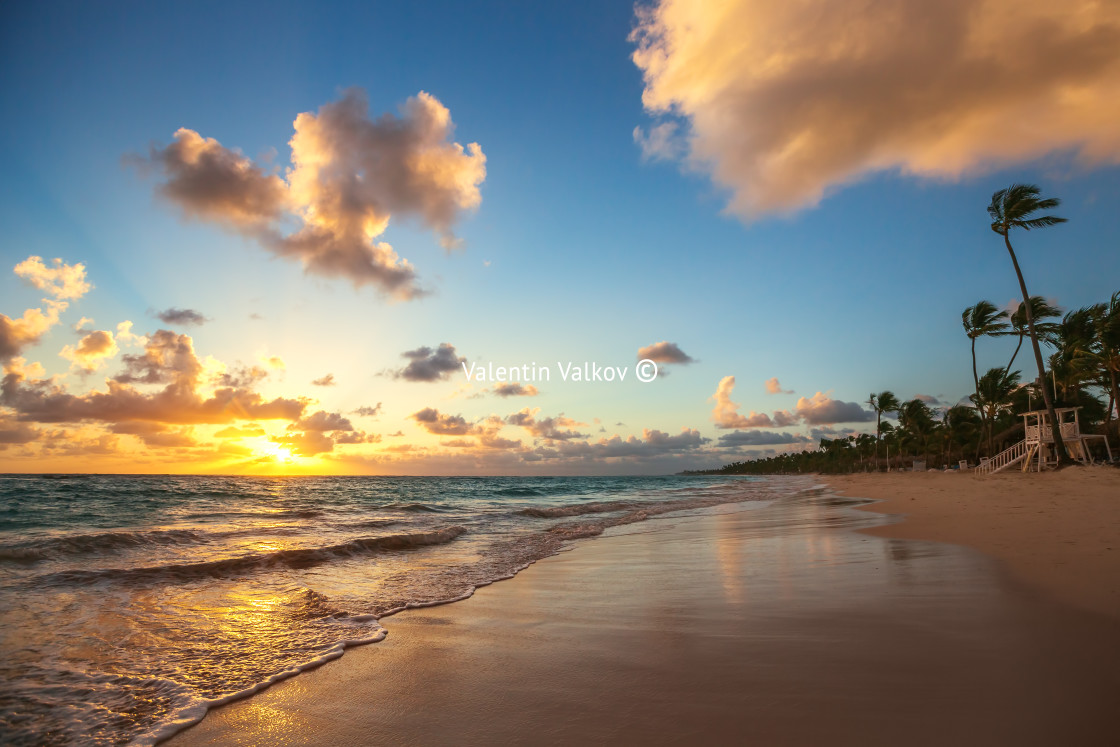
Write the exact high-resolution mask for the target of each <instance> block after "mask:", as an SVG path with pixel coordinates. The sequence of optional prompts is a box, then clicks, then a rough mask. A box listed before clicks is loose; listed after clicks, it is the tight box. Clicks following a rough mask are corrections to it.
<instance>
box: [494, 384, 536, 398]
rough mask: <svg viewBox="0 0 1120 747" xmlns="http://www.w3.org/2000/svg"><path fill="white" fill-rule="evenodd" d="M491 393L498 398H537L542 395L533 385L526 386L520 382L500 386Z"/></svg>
mask: <svg viewBox="0 0 1120 747" xmlns="http://www.w3.org/2000/svg"><path fill="white" fill-rule="evenodd" d="M491 391H492V392H493V393H494V394H495V395H496V396H498V397H536V396H537V395H538V394H540V391H539V390H538V389H537V388H536V387H535V386H533V385H532V384H529V385H528V386H526V385H525V384H522V383H520V382H516V383H515V382H507V383H504V384H498V385H497V386H495V387H494V388H493V389H492V390H491Z"/></svg>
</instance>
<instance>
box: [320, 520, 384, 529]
mask: <svg viewBox="0 0 1120 747" xmlns="http://www.w3.org/2000/svg"><path fill="white" fill-rule="evenodd" d="M394 524H400V522H399V521H397V520H396V519H370V520H368V521H340V522H337V523H335V524H334V526H336V527H339V528H340V529H381V528H382V527H390V526H393V525H394Z"/></svg>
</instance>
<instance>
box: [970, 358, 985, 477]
mask: <svg viewBox="0 0 1120 747" xmlns="http://www.w3.org/2000/svg"><path fill="white" fill-rule="evenodd" d="M972 383H973V384H975V385H976V401H975V402H973V403H972V404H974V405H976V412H977V413H979V414H980V433H981V434H983V433H984V409H983V408H982V407H980V375H979V374H978V373H976V338H975V337H973V338H972ZM983 448H984V438H983V435H981V437H980V438H979V439H977V441H976V461H977V462H979V461H980V450H981V449H983Z"/></svg>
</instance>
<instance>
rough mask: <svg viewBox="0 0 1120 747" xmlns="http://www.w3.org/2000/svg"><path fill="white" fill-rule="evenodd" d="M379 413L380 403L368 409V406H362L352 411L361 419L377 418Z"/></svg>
mask: <svg viewBox="0 0 1120 747" xmlns="http://www.w3.org/2000/svg"><path fill="white" fill-rule="evenodd" d="M380 412H381V403H380V402H378V403H377V404H376V405H374V406H373V407H369V406H368V405H363V406H361V407H359V408H358V409H357V410H354V414H355V415H357V416H359V417H363V418H375V417H377V416H378V414H380Z"/></svg>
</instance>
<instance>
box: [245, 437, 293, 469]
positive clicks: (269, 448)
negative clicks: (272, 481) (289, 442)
mask: <svg viewBox="0 0 1120 747" xmlns="http://www.w3.org/2000/svg"><path fill="white" fill-rule="evenodd" d="M253 448H254V450H255V451H256V452H257V453H258V454H260V455H261V456H262V457H270V458H271V459H272V460H273V461H276V462H280V463H282V464H295V463H296V459H297V457H296V455H295V454H293V453H292V450H291V449H289V448H288V447H287V446H283V445H281V444H277V443H273V442H272V441H262V442H261V443H259V444H257V445H256V446H254V447H253Z"/></svg>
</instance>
